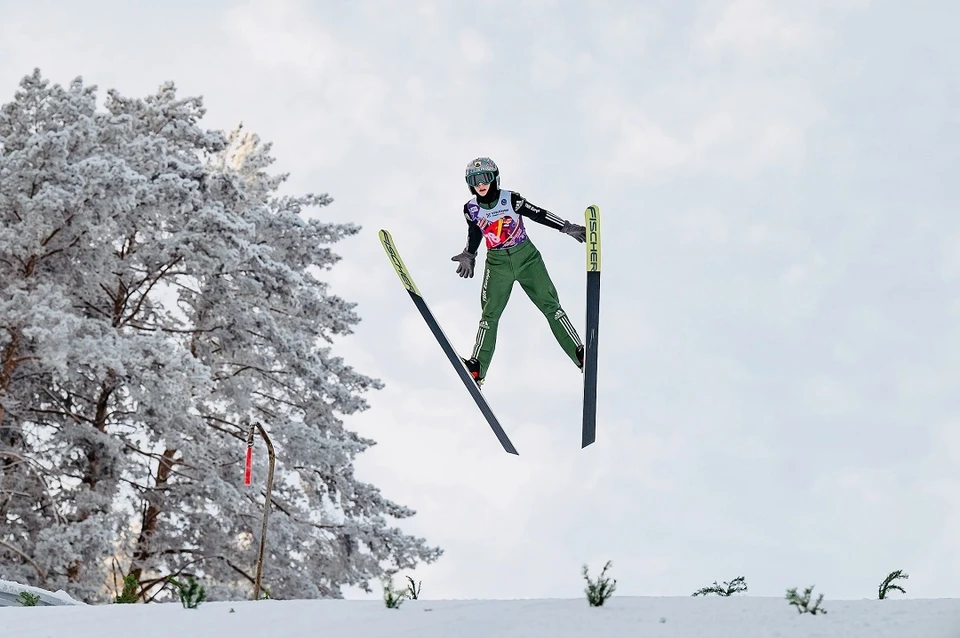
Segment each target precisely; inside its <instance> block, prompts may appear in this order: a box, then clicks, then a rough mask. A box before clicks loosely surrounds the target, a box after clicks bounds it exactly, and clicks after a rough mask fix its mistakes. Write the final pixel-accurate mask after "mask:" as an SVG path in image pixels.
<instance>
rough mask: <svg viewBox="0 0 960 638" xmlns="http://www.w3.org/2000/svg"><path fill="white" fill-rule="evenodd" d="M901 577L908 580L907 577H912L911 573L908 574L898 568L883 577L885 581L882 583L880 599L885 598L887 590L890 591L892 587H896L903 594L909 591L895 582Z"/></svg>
mask: <svg viewBox="0 0 960 638" xmlns="http://www.w3.org/2000/svg"><path fill="white" fill-rule="evenodd" d="M901 578H902V579H904V580H906V579H907V578H910V574H906V573H904V571H903V570H902V569H898V570H897V571H894V572H890V574H889V575H888V576H887V577H886V578H884V579H883V582H882V583H880V588H879V594H880V600H883V599H884V598H886V597H887V592H888V591H890V590H891V589H895V590H896V591H898V592H900V593H901V594H905V593H907V591H906V590H905V589H904V588H903V587H901V586H900V585H897V584H896V583H894V582H893V581H895V580H899V579H901Z"/></svg>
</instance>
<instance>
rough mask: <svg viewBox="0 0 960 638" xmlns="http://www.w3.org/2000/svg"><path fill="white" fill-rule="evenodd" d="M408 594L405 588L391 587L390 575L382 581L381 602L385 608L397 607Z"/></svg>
mask: <svg viewBox="0 0 960 638" xmlns="http://www.w3.org/2000/svg"><path fill="white" fill-rule="evenodd" d="M408 595H409V594H408V593H407V591H405V590H402V589H394V588H393V577H392V576H391V577H390V578H387V579H385V580H384V581H383V603H384V604H385V605H386V606H387V609H399V608H400V605H402V604H403V599H404V598H406V597H407V596H408Z"/></svg>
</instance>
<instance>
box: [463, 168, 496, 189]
mask: <svg viewBox="0 0 960 638" xmlns="http://www.w3.org/2000/svg"><path fill="white" fill-rule="evenodd" d="M493 179H494V176H493V173H491V172H490V171H484V172H482V173H471V174H469V175H467V184H469V185H470V186H479V185H480V184H492V183H493Z"/></svg>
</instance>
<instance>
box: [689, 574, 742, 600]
mask: <svg viewBox="0 0 960 638" xmlns="http://www.w3.org/2000/svg"><path fill="white" fill-rule="evenodd" d="M746 591H747V579H746V578H745V577H744V576H737V577H736V578H734V579H733V580H731V581H723V585H722V586H721V585H718V584H717V581H713V585H711V586H710V587H701V588H700V589H698V590H697V591H695V592H693V594H692V595H693V596H707V595H709V594H716V595H717V596H731V595H733V594H740V593H744V592H746Z"/></svg>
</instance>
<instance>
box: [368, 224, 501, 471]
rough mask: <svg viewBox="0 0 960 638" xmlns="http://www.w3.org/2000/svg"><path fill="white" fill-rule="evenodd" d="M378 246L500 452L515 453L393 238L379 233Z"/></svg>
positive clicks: (385, 232)
mask: <svg viewBox="0 0 960 638" xmlns="http://www.w3.org/2000/svg"><path fill="white" fill-rule="evenodd" d="M380 243H381V244H383V249H384V250H385V251H386V252H387V257H388V258H389V259H390V263H391V264H393V269H394V270H396V271H397V276H398V277H400V282H401V283H402V284H403V287H404V288H406V289H407V294H408V295H409V296H410V299H411V300H412V301H413V305H414V306H416V307H417V310H418V311H419V312H420V316H422V317H423V320H424V321H425V322H426V323H427V327H428V328H430V332H432V333H433V336H434V337H435V338H436V340H437V343H439V344H440V349H441V350H443V353H444V354H445V355H446V356H447V360H449V361H450V364H451V365H452V366H453V368H454V370H456V371H457V376H459V377H460V381H462V382H463V385H464V386H465V387H466V388H467V391H468V392H469V393H470V396H472V397H473V400H474V401H475V402H476V404H477V407H478V408H480V412H481V413H482V414H483V416H484V418H485V419H486V420H487V423H488V424H489V425H490V428H491V429H492V430H493V433H494V434H495V435H496V436H497V440H498V441H500V445H502V446H503V449H504V450H505V451H506V452H507V453H509V454H517V448H515V447H514V446H513V443H512V442H511V441H510V439H509V438H508V437H507V433H506V432H504V431H503V427H502V426H501V425H500V421H498V420H497V417H496V416H495V415H494V414H493V410H491V409H490V405H489V404H488V403H487V400H486V399H485V398H484V396H483V394H481V392H480V388H479V386H477V382H476V381H474V380H473V377H471V376H470V373H469V372H467V368H466V366H465V365H464V364H463V360H462V359H461V358H460V355H458V354H457V351H456V350H455V349H454V348H453V345H451V343H450V339H448V338H447V335H445V334H444V333H443V330H442V329H441V328H440V324H439V323H437V318H436V317H434V316H433V313H432V312H431V311H430V308H428V307H427V302H426V301H425V300H424V299H423V297H422V296H421V295H420V291H419V290H417V286H416V284H414V283H413V277H411V276H410V271H409V270H407V267H406V265H404V263H403V260H402V259H400V251H399V250H397V246H396V244H394V243H393V237H392V236H391V235H390V233H389V232H387V231H385V230H381V231H380Z"/></svg>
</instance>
